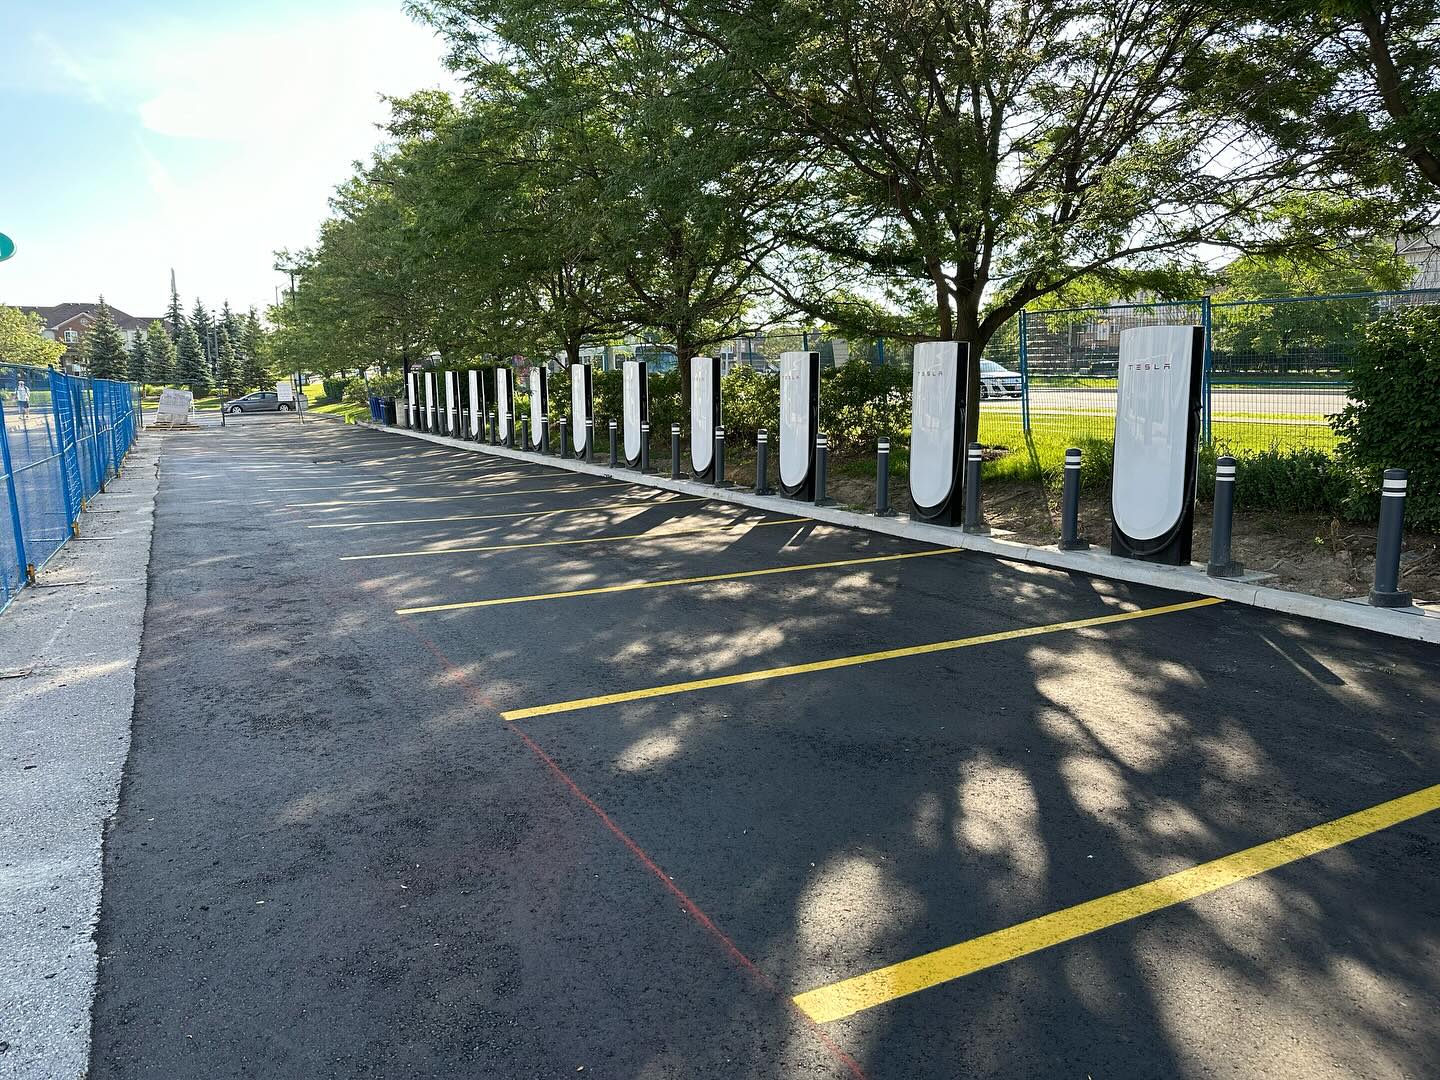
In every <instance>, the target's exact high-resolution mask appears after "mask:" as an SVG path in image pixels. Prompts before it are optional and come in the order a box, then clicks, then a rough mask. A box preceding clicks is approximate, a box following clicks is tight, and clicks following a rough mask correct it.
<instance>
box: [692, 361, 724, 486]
mask: <svg viewBox="0 0 1440 1080" xmlns="http://www.w3.org/2000/svg"><path fill="white" fill-rule="evenodd" d="M719 427H720V358H719V357H718V356H696V357H692V358H691V360H690V472H691V475H693V476H694V477H695V479H696V480H701V481H704V482H705V483H707V484H708V483H712V482H713V481H714V479H715V431H716V429H717V428H719Z"/></svg>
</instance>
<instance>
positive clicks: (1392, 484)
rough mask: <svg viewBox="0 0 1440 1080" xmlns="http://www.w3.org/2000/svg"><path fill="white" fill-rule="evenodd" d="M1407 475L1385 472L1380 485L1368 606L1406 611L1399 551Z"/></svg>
mask: <svg viewBox="0 0 1440 1080" xmlns="http://www.w3.org/2000/svg"><path fill="white" fill-rule="evenodd" d="M1409 486H1410V474H1409V473H1408V472H1406V471H1405V470H1404V469H1386V470H1385V477H1384V479H1383V480H1382V481H1381V484H1380V535H1379V536H1377V537H1376V538H1375V587H1374V588H1373V589H1371V590H1370V603H1371V604H1372V605H1373V606H1375V607H1387V608H1401V607H1409V606H1410V603H1411V598H1410V594H1409V593H1408V592H1401V591H1400V548H1401V546H1402V543H1403V541H1404V538H1405V489H1406V488H1407V487H1409Z"/></svg>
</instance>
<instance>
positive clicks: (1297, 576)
mask: <svg viewBox="0 0 1440 1080" xmlns="http://www.w3.org/2000/svg"><path fill="white" fill-rule="evenodd" d="M774 470H775V464H774V461H773V456H772V461H771V463H770V468H769V471H770V473H771V482H772V484H773V483H774ZM725 471H726V473H727V475H728V476H729V477H730V479H731V480H733V481H735V482H736V483H737V484H744V485H747V486H753V484H754V482H755V459H754V456H753V455H744V456H742V457H740V458H739V459H738V460H733V459H731V458H727V460H726V470H725ZM827 490H828V494H829V495H830V497H831V498H832V499H834V500H835V501H836V502H838V503H839V504H841V505H842V506H846V507H849V508H851V509H854V510H859V511H862V512H865V513H871V512H873V511H874V509H875V480H874V478H873V477H865V478H861V477H856V476H847V475H843V474H837V472H835V471H832V472H831V474H830V478H829V481H828V483H827ZM890 505H891V506H893V507H894V508H895V510H896V512H897V513H900V514H908V513H909V512H910V497H909V491H908V485H907V483H906V481H905V478H904V477H903V476H892V477H891V478H890ZM984 511H985V521H986V524H987V525H989V526H990V527H991V528H992V529H996V530H1002V529H1003V530H1004V531H1005V532H1006V533H1007V534H1008V536H1007V537H1006V538H1007V539H1011V540H1020V541H1024V542H1025V543H1030V544H1053V543H1054V542H1055V539H1056V538H1057V537H1058V536H1059V535H1060V500H1059V493H1058V492H1052V491H1050V490H1049V489H1048V488H1047V487H1046V486H1045V485H1043V484H1041V483H1038V482H1016V481H1007V482H993V481H992V482H991V483H988V484H986V485H985V488H984ZM1213 512H1214V511H1213V508H1212V507H1211V505H1210V504H1209V503H1197V504H1196V507H1195V544H1194V558H1195V560H1196V561H1198V562H1201V563H1204V562H1205V561H1207V560H1208V558H1209V555H1210V522H1211V518H1212V514H1213ZM1080 535H1081V536H1083V537H1085V538H1086V539H1088V540H1089V541H1090V542H1091V543H1092V544H1095V545H1104V546H1108V545H1109V543H1110V499H1109V495H1108V493H1107V494H1101V493H1099V492H1088V493H1084V494H1082V496H1081V500H1080ZM1234 537H1235V539H1234V542H1233V555H1234V557H1235V558H1236V559H1237V560H1238V561H1239V562H1240V563H1242V564H1243V565H1244V567H1245V568H1246V569H1247V570H1254V571H1263V572H1265V573H1269V574H1274V575H1275V576H1274V577H1273V578H1272V579H1271V580H1269V581H1266V582H1265V584H1266V585H1268V586H1272V587H1274V588H1277V589H1288V590H1290V591H1292V592H1303V593H1310V594H1311V595H1313V596H1325V597H1330V598H1332V599H1343V598H1345V597H1352V596H1364V595H1365V594H1366V593H1367V592H1368V591H1369V589H1370V585H1371V584H1372V582H1373V581H1374V579H1375V527H1374V526H1373V525H1370V524H1367V523H1356V522H1347V521H1341V520H1339V519H1338V518H1331V517H1328V516H1326V515H1323V514H1292V513H1279V512H1273V511H1257V510H1237V511H1236V512H1235V525H1234ZM1400 585H1401V588H1403V589H1406V590H1408V591H1409V592H1411V593H1413V594H1414V595H1415V599H1417V600H1423V601H1427V602H1431V603H1440V535H1436V534H1434V533H1425V532H1416V531H1408V532H1407V533H1406V535H1405V549H1404V552H1403V553H1402V555H1401V560H1400Z"/></svg>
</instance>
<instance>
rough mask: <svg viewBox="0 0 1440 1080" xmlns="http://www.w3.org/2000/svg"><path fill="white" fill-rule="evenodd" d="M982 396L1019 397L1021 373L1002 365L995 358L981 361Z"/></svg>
mask: <svg viewBox="0 0 1440 1080" xmlns="http://www.w3.org/2000/svg"><path fill="white" fill-rule="evenodd" d="M980 396H981V397H982V398H992V397H1019V396H1020V373H1019V372H1018V371H1010V370H1008V369H1007V368H1004V367H1001V366H1000V365H999V364H997V363H996V362H995V361H994V360H981V361H980Z"/></svg>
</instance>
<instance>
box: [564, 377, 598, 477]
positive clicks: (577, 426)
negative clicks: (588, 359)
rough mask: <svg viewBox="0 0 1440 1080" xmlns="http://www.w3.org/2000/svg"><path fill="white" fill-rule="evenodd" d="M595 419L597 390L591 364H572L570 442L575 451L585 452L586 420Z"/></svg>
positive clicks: (577, 453)
mask: <svg viewBox="0 0 1440 1080" xmlns="http://www.w3.org/2000/svg"><path fill="white" fill-rule="evenodd" d="M594 419H595V390H594V382H593V380H592V373H591V371H590V365H589V364H571V365H570V421H571V423H570V427H571V429H572V430H571V432H570V442H571V445H573V446H574V447H575V453H576V455H577V456H578V455H579V454H582V453H584V451H585V437H586V428H585V421H587V420H594Z"/></svg>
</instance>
